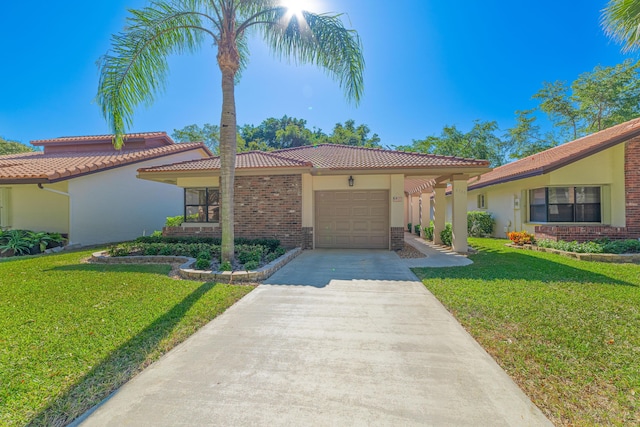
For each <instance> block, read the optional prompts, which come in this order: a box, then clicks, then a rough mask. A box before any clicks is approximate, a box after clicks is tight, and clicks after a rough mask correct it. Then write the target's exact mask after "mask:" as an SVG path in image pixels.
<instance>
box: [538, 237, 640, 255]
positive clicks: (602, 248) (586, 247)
mask: <svg viewBox="0 0 640 427" xmlns="http://www.w3.org/2000/svg"><path fill="white" fill-rule="evenodd" d="M538 246H540V247H542V248H551V249H558V250H561V251H566V252H576V253H588V254H601V253H605V254H625V253H639V252H640V241H638V240H633V239H628V240H608V239H598V240H593V241H590V242H584V243H578V242H576V241H573V242H565V241H564V240H559V241H557V242H556V241H554V240H547V239H545V240H540V241H539V242H538Z"/></svg>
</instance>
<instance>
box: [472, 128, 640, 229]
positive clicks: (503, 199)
mask: <svg viewBox="0 0 640 427" xmlns="http://www.w3.org/2000/svg"><path fill="white" fill-rule="evenodd" d="M468 208H469V210H484V211H486V212H489V213H491V214H492V215H493V216H494V218H495V219H496V228H495V235H496V236H497V237H505V236H506V233H507V232H509V231H520V230H526V231H528V232H530V233H535V235H536V237H537V238H539V239H541V238H549V239H553V240H567V241H571V240H578V241H585V240H592V239H596V238H602V237H607V238H612V239H621V238H638V237H640V119H634V120H631V121H629V122H626V123H622V124H620V125H617V126H614V127H611V128H609V129H605V130H603V131H600V132H597V133H594V134H592V135H589V136H586V137H584V138H580V139H577V140H575V141H571V142H568V143H566V144H562V145H559V146H557V147H554V148H551V149H549V150H546V151H543V152H541V153H537V154H534V155H532V156H529V157H525V158H523V159H521V160H517V161H515V162H513V163H509V164H507V165H504V166H500V167H497V168H495V169H494V170H493V171H491V172H489V173H486V174H483V175H482V176H481V177H480V178H479V179H471V180H470V181H469V187H468Z"/></svg>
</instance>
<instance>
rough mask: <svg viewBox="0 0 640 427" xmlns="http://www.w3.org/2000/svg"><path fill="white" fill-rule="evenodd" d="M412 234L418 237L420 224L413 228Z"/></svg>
mask: <svg viewBox="0 0 640 427" xmlns="http://www.w3.org/2000/svg"><path fill="white" fill-rule="evenodd" d="M413 232H414V233H416V234H417V235H418V236H419V235H420V224H416V225H414V226H413Z"/></svg>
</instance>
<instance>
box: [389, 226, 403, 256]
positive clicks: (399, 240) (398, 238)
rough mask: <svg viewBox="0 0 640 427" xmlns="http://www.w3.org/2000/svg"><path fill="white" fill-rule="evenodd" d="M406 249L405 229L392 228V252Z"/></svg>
mask: <svg viewBox="0 0 640 427" xmlns="http://www.w3.org/2000/svg"><path fill="white" fill-rule="evenodd" d="M402 248H404V227H391V250H392V251H399V250H401V249H402Z"/></svg>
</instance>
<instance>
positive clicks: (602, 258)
mask: <svg viewBox="0 0 640 427" xmlns="http://www.w3.org/2000/svg"><path fill="white" fill-rule="evenodd" d="M507 246H509V247H511V248H515V249H527V250H532V251H538V252H547V253H551V254H556V255H561V256H564V257H567V258H575V259H579V260H581V261H598V262H610V263H620V264H624V263H640V254H588V253H579V252H568V251H561V250H560V249H552V248H541V247H540V246H535V245H524V246H519V245H513V244H508V245H507Z"/></svg>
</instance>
